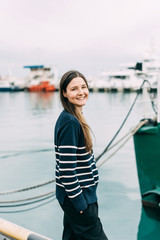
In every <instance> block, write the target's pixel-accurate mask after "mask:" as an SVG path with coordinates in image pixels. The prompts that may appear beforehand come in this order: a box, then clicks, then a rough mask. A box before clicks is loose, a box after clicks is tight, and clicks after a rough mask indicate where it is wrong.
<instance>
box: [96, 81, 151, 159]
mask: <svg viewBox="0 0 160 240" xmlns="http://www.w3.org/2000/svg"><path fill="white" fill-rule="evenodd" d="M146 82H147V83H148V84H149V86H151V85H150V82H149V81H148V80H144V81H143V83H142V84H141V86H140V88H139V90H138V91H137V95H136V97H135V99H134V101H133V103H132V105H131V107H130V109H129V111H128V113H127V115H126V117H125V119H124V120H123V122H122V124H121V126H120V127H119V129H118V131H117V132H116V134H115V135H114V136H113V138H112V139H111V141H110V142H109V144H108V145H107V147H106V148H105V149H104V150H103V152H102V153H101V154H100V155H98V157H96V158H95V161H96V162H98V160H99V159H100V158H101V157H102V156H103V155H104V154H105V153H106V152H107V150H108V148H109V147H110V145H111V144H112V142H113V141H114V140H115V138H116V137H117V135H118V134H119V132H120V131H121V129H122V127H123V126H124V124H125V122H126V120H127V119H128V117H129V115H130V113H131V111H132V109H133V107H134V105H135V103H136V101H137V98H138V97H139V94H140V90H141V89H142V87H143V85H144V84H145V83H146ZM152 106H153V105H152ZM153 109H154V108H153Z"/></svg>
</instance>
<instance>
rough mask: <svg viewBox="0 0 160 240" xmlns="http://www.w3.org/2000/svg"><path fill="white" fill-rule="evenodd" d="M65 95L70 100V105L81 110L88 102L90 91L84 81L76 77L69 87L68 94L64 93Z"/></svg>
mask: <svg viewBox="0 0 160 240" xmlns="http://www.w3.org/2000/svg"><path fill="white" fill-rule="evenodd" d="M63 95H64V97H66V98H68V101H69V102H70V103H72V104H74V105H75V106H76V107H78V108H79V109H80V110H81V109H82V107H83V106H84V105H85V104H86V102H87V99H88V95H89V90H88V87H87V84H86V83H85V81H84V79H83V78H81V77H76V78H73V79H72V80H71V81H70V83H69V84H68V85H67V88H66V92H63Z"/></svg>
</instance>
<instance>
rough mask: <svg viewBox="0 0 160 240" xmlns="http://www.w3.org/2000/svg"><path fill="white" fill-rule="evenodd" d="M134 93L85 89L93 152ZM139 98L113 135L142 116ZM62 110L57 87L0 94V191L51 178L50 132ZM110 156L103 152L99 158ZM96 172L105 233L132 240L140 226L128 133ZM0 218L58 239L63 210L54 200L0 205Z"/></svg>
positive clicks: (16, 195) (20, 196)
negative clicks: (46, 90) (88, 90)
mask: <svg viewBox="0 0 160 240" xmlns="http://www.w3.org/2000/svg"><path fill="white" fill-rule="evenodd" d="M135 97H136V93H106V92H103V93H99V92H93V93H90V96H89V99H88V103H87V105H86V106H85V107H84V110H83V114H84V116H85V117H86V120H87V122H88V124H89V125H90V126H91V129H92V131H93V133H94V137H93V142H94V154H95V156H98V155H99V154H100V153H101V152H102V151H103V149H104V148H105V147H106V146H107V144H108V143H109V141H110V140H111V139H112V137H113V136H114V135H115V133H116V131H117V130H118V128H119V127H120V125H121V123H122V122H123V120H124V118H125V117H126V115H127V113H128V111H129V109H130V107H131V105H132V103H133V101H134V99H135ZM141 99H142V96H141V95H140V96H139V98H138V101H137V102H136V104H135V106H134V108H133V110H132V112H131V114H130V115H129V117H128V119H127V121H126V123H125V125H124V127H123V129H122V131H121V132H120V136H118V137H117V140H118V139H119V138H120V137H122V136H124V134H126V133H127V132H128V131H130V129H131V128H132V127H134V126H136V125H137V124H138V123H139V121H140V120H141V119H142V118H143V107H142V103H141ZM61 111H62V106H61V104H60V101H59V93H58V92H52V93H29V92H17V93H14V92H13V93H7V92H5V93H0V169H1V174H0V192H4V191H8V190H16V189H21V188H27V187H30V186H33V185H37V184H40V183H44V182H47V181H49V180H52V179H54V177H55V173H54V168H55V155H54V146H53V132H54V125H55V122H56V119H57V117H58V115H59V113H60V112H61ZM109 155H110V153H108V152H107V153H106V154H105V155H104V156H103V157H102V160H105V159H107V157H108V156H109ZM99 174H100V182H99V186H98V201H99V215H100V218H101V221H102V223H103V226H104V230H105V232H106V234H107V236H108V238H109V239H110V240H117V239H123V240H136V239H137V236H138V234H139V232H140V231H141V225H140V221H141V214H142V206H141V197H140V191H139V184H138V177H137V169H136V161H135V153H134V145H133V138H130V140H129V141H128V142H127V143H126V144H125V145H124V146H123V147H122V148H121V149H120V150H119V151H118V152H117V153H116V154H115V155H113V156H112V157H111V158H110V159H109V160H108V161H107V162H106V163H105V164H103V165H102V166H101V167H100V168H99ZM54 189H55V185H54V184H53V183H52V184H48V185H46V186H43V187H39V188H36V189H33V190H28V191H24V192H20V193H13V194H7V195H0V201H7V200H17V199H23V198H30V197H33V196H37V195H40V194H44V193H47V192H50V191H53V190H54ZM8 205H11V204H8ZM15 205H16V202H15ZM143 215H144V214H143ZM0 217H1V218H4V219H6V220H8V221H11V222H13V223H15V224H18V225H20V226H23V227H25V228H28V229H30V230H32V231H34V232H37V233H39V234H42V235H45V236H47V237H49V238H52V239H54V240H60V239H61V235H62V224H63V213H62V210H61V208H60V206H59V205H58V203H57V201H56V200H53V199H51V200H49V201H48V202H47V201H46V202H43V203H39V204H37V203H36V204H30V205H23V206H18V204H17V205H16V206H15V207H11V206H8V207H4V205H3V204H0Z"/></svg>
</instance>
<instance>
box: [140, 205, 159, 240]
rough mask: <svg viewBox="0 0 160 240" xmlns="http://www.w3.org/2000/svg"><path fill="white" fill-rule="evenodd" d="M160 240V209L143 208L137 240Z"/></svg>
mask: <svg viewBox="0 0 160 240" xmlns="http://www.w3.org/2000/svg"><path fill="white" fill-rule="evenodd" d="M158 239H160V209H158V208H151V207H142V213H141V219H140V223H139V228H138V235H137V240H158Z"/></svg>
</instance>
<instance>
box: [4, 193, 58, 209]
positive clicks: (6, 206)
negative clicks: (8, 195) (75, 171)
mask: <svg viewBox="0 0 160 240" xmlns="http://www.w3.org/2000/svg"><path fill="white" fill-rule="evenodd" d="M54 196H55V193H54V194H52V195H51V196H48V197H45V198H42V199H39V200H36V201H32V202H27V203H20V204H13V205H0V208H8V207H21V206H25V205H30V204H34V203H38V202H41V201H44V200H47V199H49V198H51V197H54Z"/></svg>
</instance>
